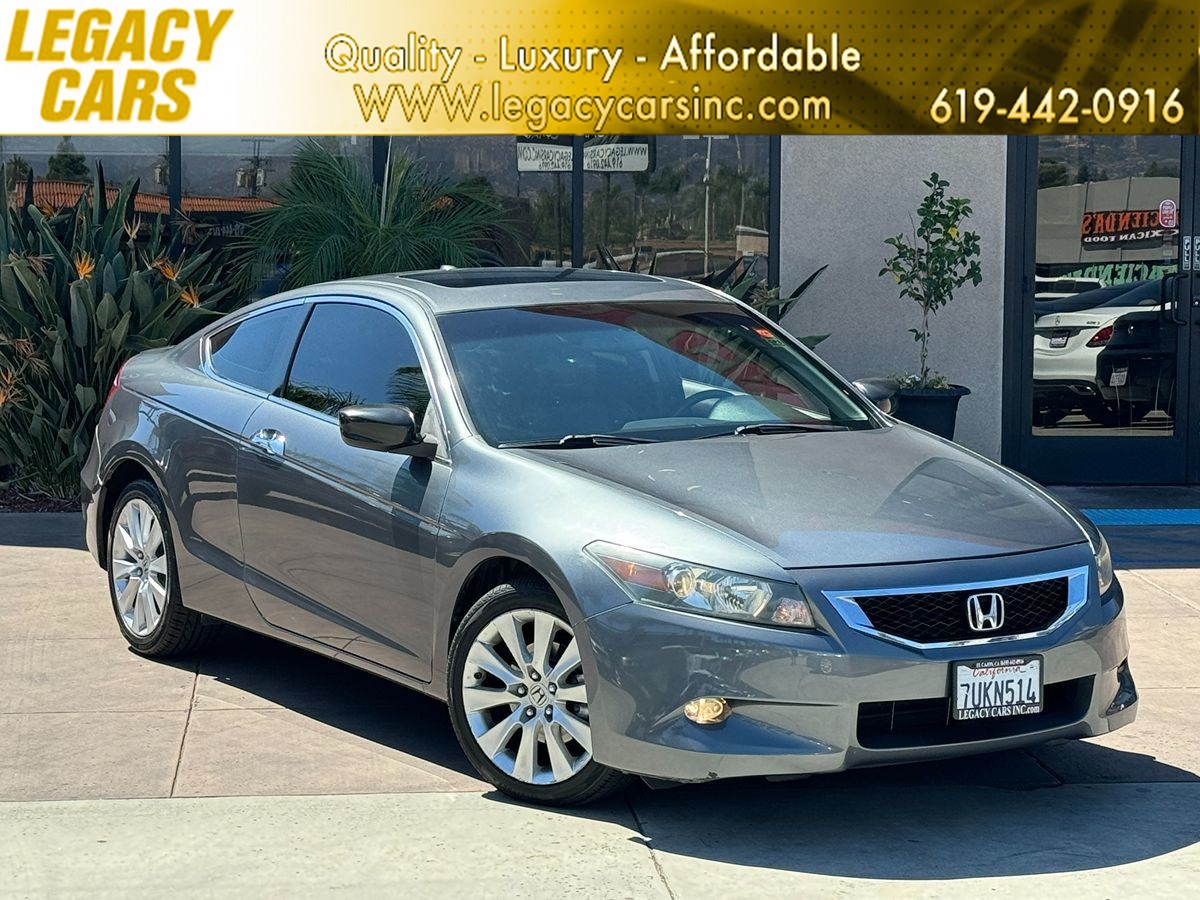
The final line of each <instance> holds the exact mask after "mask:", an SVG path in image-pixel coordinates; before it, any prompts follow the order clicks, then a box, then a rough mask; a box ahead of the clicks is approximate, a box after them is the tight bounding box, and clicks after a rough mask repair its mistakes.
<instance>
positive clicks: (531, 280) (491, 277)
mask: <svg viewBox="0 0 1200 900" xmlns="http://www.w3.org/2000/svg"><path fill="white" fill-rule="evenodd" d="M403 277H405V278H411V279H412V280H413V281H423V282H425V283H426V284H436V285H438V286H440V287H451V288H474V287H495V286H497V285H506V284H553V283H575V282H580V281H643V280H644V276H641V275H632V274H630V273H629V272H610V271H608V270H605V269H552V268H545V269H499V268H498V269H439V270H437V271H434V272H418V273H417V274H415V275H405V276H403Z"/></svg>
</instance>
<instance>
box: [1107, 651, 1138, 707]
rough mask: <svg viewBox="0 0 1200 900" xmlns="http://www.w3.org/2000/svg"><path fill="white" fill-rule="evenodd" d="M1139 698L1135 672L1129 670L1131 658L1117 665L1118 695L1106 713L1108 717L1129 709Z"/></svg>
mask: <svg viewBox="0 0 1200 900" xmlns="http://www.w3.org/2000/svg"><path fill="white" fill-rule="evenodd" d="M1137 699H1138V695H1137V688H1136V687H1134V684H1133V673H1132V672H1130V671H1129V660H1125V661H1124V662H1123V663H1121V665H1119V666H1118V667H1117V695H1116V696H1115V697H1113V701H1112V703H1111V704H1109V707H1108V709H1107V710H1106V711H1105V713H1104V715H1105V716H1106V717H1107V716H1112V715H1116V714H1117V713H1119V712H1121V711H1123V710H1126V709H1129V707H1131V706H1133V704H1135V703H1137Z"/></svg>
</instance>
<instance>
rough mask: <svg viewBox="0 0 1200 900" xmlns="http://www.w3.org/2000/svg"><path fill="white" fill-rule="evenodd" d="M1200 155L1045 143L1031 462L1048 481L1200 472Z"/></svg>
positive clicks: (1154, 139) (1028, 432) (1169, 145)
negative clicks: (1198, 437) (1197, 382)
mask: <svg viewBox="0 0 1200 900" xmlns="http://www.w3.org/2000/svg"><path fill="white" fill-rule="evenodd" d="M1195 158H1196V154H1195V139H1194V138H1184V137H1180V136H1171V135H1150V136H1122V137H1112V136H1086V135H1070V136H1051V137H1044V138H1041V139H1039V140H1038V141H1037V151H1036V198H1035V200H1034V202H1033V209H1034V210H1036V214H1035V215H1033V214H1031V215H1030V216H1029V217H1030V218H1032V219H1033V224H1034V229H1035V234H1034V237H1033V241H1032V243H1033V254H1034V266H1033V278H1032V279H1028V278H1027V279H1026V281H1025V291H1024V293H1025V297H1024V307H1023V308H1024V315H1025V323H1024V325H1025V327H1024V328H1022V329H1020V330H1019V332H1018V333H1020V334H1022V335H1023V336H1024V337H1023V348H1022V350H1023V353H1024V354H1025V356H1024V359H1023V363H1024V365H1023V369H1024V372H1025V375H1026V382H1025V384H1024V385H1023V388H1024V390H1023V391H1022V401H1023V404H1024V405H1025V407H1026V408H1025V411H1024V412H1025V415H1024V416H1023V417H1022V418H1023V420H1024V421H1023V423H1022V428H1023V434H1022V441H1021V453H1020V457H1021V468H1022V469H1024V470H1025V471H1027V472H1029V473H1030V474H1031V475H1032V476H1034V477H1035V478H1037V479H1038V480H1040V481H1044V482H1050V483H1111V484H1122V483H1123V484H1177V483H1184V482H1186V481H1188V480H1189V478H1191V479H1194V478H1195V477H1196V475H1197V472H1196V469H1197V467H1196V465H1195V464H1194V461H1192V460H1191V458H1190V456H1189V453H1192V452H1196V451H1197V450H1200V442H1193V446H1192V448H1191V449H1190V450H1189V446H1188V440H1189V435H1190V434H1191V432H1193V431H1194V430H1195V429H1194V427H1190V426H1189V423H1190V422H1194V421H1195V419H1194V417H1193V415H1192V411H1191V410H1190V407H1189V403H1190V400H1191V396H1192V394H1194V393H1195V392H1194V391H1193V390H1190V388H1191V380H1192V378H1194V377H1195V372H1196V371H1197V370H1198V369H1200V367H1194V366H1192V365H1191V364H1190V354H1191V344H1192V343H1193V339H1192V335H1191V331H1193V330H1194V329H1192V328H1191V327H1190V326H1189V322H1190V320H1191V318H1192V315H1193V309H1192V307H1193V296H1194V295H1200V273H1198V272H1196V271H1195V269H1196V264H1197V262H1198V261H1197V259H1196V251H1197V250H1200V247H1196V246H1195V245H1194V243H1193V237H1192V235H1193V234H1194V233H1195V231H1196V228H1194V227H1193V217H1194V212H1195V210H1196V208H1197V202H1196V177H1195V175H1196V173H1195V165H1196V159H1195ZM1031 213H1032V210H1031ZM1030 281H1032V283H1030Z"/></svg>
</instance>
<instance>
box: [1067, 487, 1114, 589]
mask: <svg viewBox="0 0 1200 900" xmlns="http://www.w3.org/2000/svg"><path fill="white" fill-rule="evenodd" d="M1069 509H1070V512H1071V513H1072V515H1073V516H1074V517H1075V521H1076V522H1078V523H1079V527H1080V528H1082V529H1083V533H1084V535H1086V536H1087V539H1088V544H1090V545H1091V548H1092V555H1093V556H1094V557H1096V575H1097V577H1098V579H1099V581H1100V593H1101V594H1102V595H1103V594H1107V593H1108V589H1109V588H1110V587H1112V585H1113V564H1112V551H1111V550H1109V549H1108V541H1106V540H1105V539H1104V535H1102V534H1101V533H1100V529H1099V528H1097V527H1096V526H1095V524H1093V522H1092V520H1091V519H1089V518H1088V517H1087V516H1085V515H1084V514H1083V513H1081V512H1080V511H1079V510H1077V509H1074V508H1073V507H1069Z"/></svg>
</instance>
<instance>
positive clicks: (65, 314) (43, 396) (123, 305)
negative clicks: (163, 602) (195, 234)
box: [0, 167, 232, 497]
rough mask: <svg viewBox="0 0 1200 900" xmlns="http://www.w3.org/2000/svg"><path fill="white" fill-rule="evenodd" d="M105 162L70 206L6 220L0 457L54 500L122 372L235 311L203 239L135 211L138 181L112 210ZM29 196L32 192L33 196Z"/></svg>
mask: <svg viewBox="0 0 1200 900" xmlns="http://www.w3.org/2000/svg"><path fill="white" fill-rule="evenodd" d="M103 177H104V176H103V170H102V169H100V168H99V167H98V168H97V173H96V177H95V179H94V180H93V184H92V190H91V192H90V196H89V193H88V192H87V191H85V192H84V193H83V195H82V196H81V197H80V200H79V202H78V203H77V204H76V205H75V206H74V207H73V208H71V209H66V210H59V211H57V212H50V211H46V210H39V209H37V208H36V207H34V206H32V205H28V206H26V207H25V208H23V209H17V208H7V207H6V208H5V209H4V210H3V214H2V215H0V457H5V458H7V460H8V461H9V463H10V464H11V466H12V469H13V478H14V480H16V481H19V482H21V483H23V484H26V485H28V486H30V487H32V488H33V489H35V490H42V491H45V492H46V493H49V494H52V495H54V496H56V497H73V496H76V495H78V493H79V472H80V468H81V466H82V464H83V462H84V460H85V459H86V457H87V453H88V448H89V446H90V444H91V440H92V433H93V430H94V429H95V426H96V422H97V420H98V418H99V415H100V411H101V409H102V408H103V405H104V400H105V397H106V396H107V393H108V389H109V386H110V385H111V384H112V381H113V378H114V377H115V376H116V373H117V370H118V369H119V368H120V366H121V365H122V364H123V363H124V362H125V360H126V359H128V358H129V357H130V356H132V355H133V354H135V353H137V352H139V351H141V350H146V349H149V348H151V347H162V346H166V345H167V344H169V343H171V342H173V341H176V340H178V339H180V338H182V337H184V336H186V335H187V334H189V333H190V332H192V331H193V330H195V329H196V328H197V327H199V326H200V325H202V324H203V323H204V322H205V321H206V320H207V319H208V318H209V317H211V316H214V315H220V314H221V313H223V312H226V311H227V309H228V307H230V306H231V300H232V298H231V296H230V288H228V287H222V286H221V285H220V275H221V265H220V263H219V261H217V260H216V259H215V258H214V255H213V251H211V250H207V249H204V246H203V242H201V243H200V244H197V245H194V246H192V247H191V248H188V249H185V248H183V247H182V244H181V241H180V240H179V239H178V238H177V237H176V238H171V237H169V236H168V234H167V229H166V227H165V224H164V222H163V221H162V217H161V216H155V217H154V218H153V219H152V220H150V221H149V222H147V223H145V224H144V223H143V222H142V220H141V218H140V217H135V216H134V215H133V209H134V199H135V197H136V195H137V182H136V181H133V182H130V183H128V184H126V185H124V186H123V187H122V188H121V190H120V191H119V193H118V195H117V198H116V200H115V202H114V203H113V205H112V207H111V208H109V207H108V205H107V202H106V197H105V193H104V191H103V189H102V187H101V186H102V184H103ZM29 193H32V191H29Z"/></svg>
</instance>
